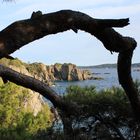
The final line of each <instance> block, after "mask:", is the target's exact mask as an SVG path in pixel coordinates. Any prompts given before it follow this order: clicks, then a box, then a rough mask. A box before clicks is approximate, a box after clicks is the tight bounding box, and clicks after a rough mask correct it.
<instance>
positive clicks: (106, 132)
mask: <svg viewBox="0 0 140 140" xmlns="http://www.w3.org/2000/svg"><path fill="white" fill-rule="evenodd" d="M136 86H137V88H138V89H139V87H140V84H139V83H138V82H137V84H136ZM64 99H65V100H66V101H67V102H69V101H74V102H76V103H77V105H78V106H79V107H80V108H81V109H80V111H79V114H76V115H75V114H73V115H71V116H69V117H68V118H67V120H68V121H69V122H70V124H71V126H72V128H73V132H75V131H76V133H77V135H79V136H80V135H81V133H82V135H85V136H86V137H87V139H91V138H95V139H101V140H102V139H104V140H108V139H114V138H118V139H121V138H122V137H123V138H125V139H133V138H134V137H137V136H136V135H135V134H136V131H138V130H139V129H140V127H139V124H137V122H136V121H135V120H134V116H133V112H132V109H131V105H130V103H129V101H128V99H127V96H126V95H125V93H124V91H123V89H121V88H118V87H112V88H110V89H105V90H101V91H96V89H95V87H93V86H91V87H83V88H82V87H79V86H70V87H68V88H67V94H66V95H65V96H64ZM77 116H78V117H77ZM83 128H84V130H83ZM77 130H78V132H77ZM78 133H79V134H78Z"/></svg>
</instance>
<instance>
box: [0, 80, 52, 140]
mask: <svg viewBox="0 0 140 140" xmlns="http://www.w3.org/2000/svg"><path fill="white" fill-rule="evenodd" d="M32 97H33V96H32V94H30V90H28V89H25V88H23V87H21V86H17V85H15V84H13V83H10V82H8V83H6V84H3V82H2V80H1V81H0V139H1V140H14V139H15V140H23V139H25V140H32V139H34V138H35V137H37V135H38V133H39V132H40V131H47V129H48V127H50V126H51V124H52V118H53V115H52V113H51V112H50V108H49V106H48V105H47V104H46V103H44V104H42V107H41V109H40V111H38V113H37V114H34V112H33V110H34V109H32V107H33V106H31V105H30V103H29V102H30V101H32V102H34V101H33V98H32ZM38 102H41V101H39V99H38ZM35 103H36V102H35ZM26 104H27V105H26ZM32 105H33V103H32ZM34 105H35V104H34Z"/></svg>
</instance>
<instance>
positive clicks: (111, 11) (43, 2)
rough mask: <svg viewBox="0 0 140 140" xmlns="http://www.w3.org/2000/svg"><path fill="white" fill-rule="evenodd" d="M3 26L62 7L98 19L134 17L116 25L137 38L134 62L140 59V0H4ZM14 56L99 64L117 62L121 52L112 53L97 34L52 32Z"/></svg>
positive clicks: (0, 5) (0, 17) (0, 3)
mask: <svg viewBox="0 0 140 140" xmlns="http://www.w3.org/2000/svg"><path fill="white" fill-rule="evenodd" d="M0 9H1V12H0V29H1V30H2V29H4V28H5V27H6V26H8V25H9V24H11V23H12V22H14V21H16V20H21V19H26V18H30V16H31V14H32V12H33V11H38V10H41V11H42V12H43V13H50V12H55V11H58V10H61V9H72V10H76V11H81V12H84V13H86V14H89V15H90V16H92V17H94V18H104V19H105V18H127V17H129V18H130V25H129V26H127V27H125V28H120V29H118V28H116V29H117V31H118V32H120V33H121V34H122V35H124V36H131V37H134V38H135V39H136V41H137V43H138V47H137V49H136V50H135V52H134V57H133V62H134V63H139V62H140V54H139V53H140V47H139V45H140V37H139V36H140V35H139V33H140V25H139V24H140V0H75V1H74V0H15V1H13V2H3V1H2V0H1V1H0ZM12 56H14V57H17V58H19V59H21V60H23V61H24V62H30V63H32V62H42V63H45V64H49V65H50V64H54V63H56V62H59V63H74V64H76V65H82V66H83V65H97V64H103V63H116V62H117V54H116V53H114V54H113V55H111V53H110V52H109V51H107V50H106V49H105V48H104V47H103V45H102V43H101V42H100V41H98V40H97V39H96V38H95V37H94V36H91V35H90V34H88V33H85V32H83V31H79V32H78V34H75V33H74V32H73V31H67V32H64V33H59V34H56V35H49V36H46V37H44V38H42V39H40V40H37V41H34V42H32V43H30V44H27V45H26V46H24V47H22V49H20V50H18V51H16V52H15V53H14V54H12Z"/></svg>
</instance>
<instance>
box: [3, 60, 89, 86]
mask: <svg viewBox="0 0 140 140" xmlns="http://www.w3.org/2000/svg"><path fill="white" fill-rule="evenodd" d="M0 64H3V65H6V66H8V67H10V68H12V69H14V70H15V71H18V72H20V73H23V74H25V75H29V76H32V77H34V78H36V79H38V80H40V81H43V82H45V83H48V85H51V83H52V82H53V81H56V80H57V81H58V80H60V81H63V80H64V81H79V80H86V79H91V77H92V76H91V75H92V74H91V73H90V72H89V71H88V70H81V69H79V68H78V67H77V66H76V65H74V64H71V63H68V64H67V63H64V64H59V63H56V64H54V65H51V66H47V65H44V64H42V63H32V64H27V63H23V62H22V61H20V60H18V59H14V60H9V59H6V58H3V59H1V60H0Z"/></svg>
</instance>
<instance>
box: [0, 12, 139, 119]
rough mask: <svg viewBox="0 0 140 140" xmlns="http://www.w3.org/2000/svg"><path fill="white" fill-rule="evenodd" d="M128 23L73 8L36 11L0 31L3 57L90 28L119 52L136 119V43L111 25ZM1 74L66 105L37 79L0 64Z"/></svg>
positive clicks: (121, 74)
mask: <svg viewBox="0 0 140 140" xmlns="http://www.w3.org/2000/svg"><path fill="white" fill-rule="evenodd" d="M128 24H129V19H128V18H126V19H95V18H92V17H90V16H88V15H86V14H84V13H81V12H77V11H72V10H62V11H58V12H54V13H49V14H42V12H41V11H38V12H33V13H32V16H31V18H30V19H26V20H21V21H16V22H14V23H12V24H11V25H9V26H8V27H7V28H5V29H4V30H2V31H1V32H0V58H2V57H8V56H9V54H11V53H13V52H15V51H16V50H18V49H20V48H21V47H23V46H24V45H26V44H28V43H30V42H32V41H34V40H37V39H40V38H42V37H44V36H47V35H51V34H56V33H60V32H64V31H67V30H70V29H71V30H73V31H74V32H75V33H77V32H78V30H83V31H85V32H88V33H90V34H91V35H93V36H95V37H96V38H97V39H99V40H100V41H101V42H102V43H103V44H104V46H105V48H106V49H107V50H109V51H111V52H113V51H114V52H118V53H119V57H118V76H119V82H120V84H121V85H122V87H123V88H124V90H125V92H126V94H127V96H128V98H129V100H130V103H131V105H132V108H133V111H134V114H135V116H136V118H137V120H139V121H140V99H139V95H138V92H137V89H135V86H134V83H133V80H132V77H131V59H132V54H133V50H134V49H135V47H136V44H137V43H136V41H135V40H134V39H133V38H130V37H124V36H122V35H121V34H119V33H118V32H116V31H115V30H114V29H113V28H112V27H124V26H127V25H128ZM0 75H1V76H2V77H4V78H6V79H8V80H9V81H12V82H14V83H16V84H19V85H22V86H24V87H27V88H30V89H32V90H35V91H38V92H39V93H40V94H42V95H43V96H44V97H46V98H47V99H49V100H50V101H51V102H52V103H53V104H54V105H55V106H57V107H59V108H61V109H64V108H65V109H66V108H67V107H66V104H65V103H64V102H63V101H62V99H61V98H60V97H59V96H58V95H56V93H55V92H54V91H53V90H51V89H50V88H49V87H48V86H47V85H46V84H44V83H42V82H41V83H40V81H38V80H35V79H33V78H30V77H28V76H24V75H22V74H19V73H16V72H14V71H11V70H10V69H8V68H6V67H3V66H0ZM64 106H65V107H64ZM65 109H64V110H65Z"/></svg>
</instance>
